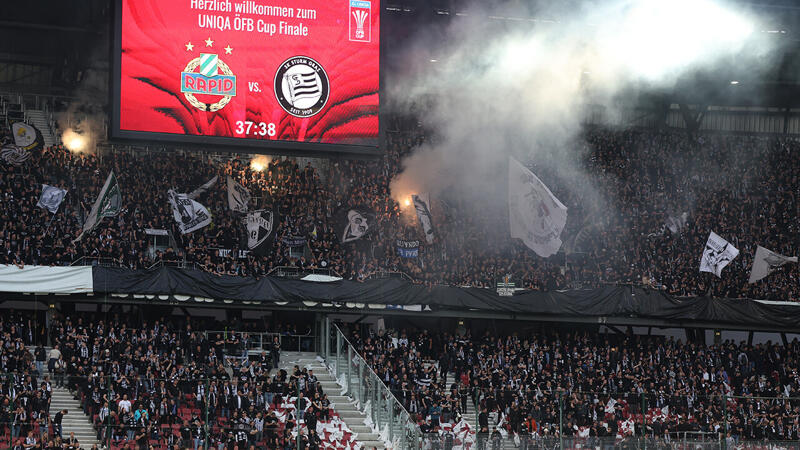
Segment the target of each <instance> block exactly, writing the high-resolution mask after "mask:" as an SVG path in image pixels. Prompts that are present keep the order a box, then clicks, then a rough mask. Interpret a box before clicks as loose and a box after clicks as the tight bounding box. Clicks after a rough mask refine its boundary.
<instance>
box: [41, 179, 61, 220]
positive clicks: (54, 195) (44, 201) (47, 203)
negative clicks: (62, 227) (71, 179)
mask: <svg viewBox="0 0 800 450" xmlns="http://www.w3.org/2000/svg"><path fill="white" fill-rule="evenodd" d="M66 195H67V191H66V189H60V188H57V187H55V186H50V185H47V184H43V185H42V196H41V197H39V201H38V202H37V203H36V206H38V207H39V208H44V209H46V210H48V211H50V212H51V213H53V214H55V213H56V211H58V207H59V206H61V202H62V201H64V197H65V196H66Z"/></svg>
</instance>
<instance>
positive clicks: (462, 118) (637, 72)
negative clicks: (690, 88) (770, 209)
mask: <svg viewBox="0 0 800 450" xmlns="http://www.w3.org/2000/svg"><path fill="white" fill-rule="evenodd" d="M553 3H561V4H562V5H563V3H567V2H563V3H562V2H553ZM514 4H517V5H518V4H519V2H514ZM569 7H570V8H573V9H572V10H570V11H564V10H552V11H539V12H537V14H536V15H537V16H539V17H547V18H556V19H557V21H556V20H551V21H534V20H528V19H525V20H497V18H496V17H495V18H492V16H493V15H495V16H500V15H503V16H506V17H512V16H515V15H518V16H522V17H525V15H524V13H523V14H520V13H519V12H518V11H512V10H510V9H509V8H506V7H505V6H496V7H495V6H493V7H492V11H486V10H483V9H481V8H480V7H472V8H467V9H466V10H465V11H464V14H461V15H459V17H456V18H454V19H452V22H451V24H450V26H449V28H448V29H447V31H446V33H445V36H444V38H441V37H439V36H437V37H435V38H434V37H431V36H429V35H424V34H423V35H421V36H419V40H418V41H417V44H416V45H415V46H413V47H412V49H411V50H410V51H409V52H408V54H409V55H411V56H413V57H417V58H420V59H422V58H425V61H426V67H425V68H424V69H423V70H422V71H421V73H419V74H418V75H417V76H413V77H409V78H407V79H405V80H395V81H393V83H391V84H392V86H393V90H392V91H391V92H390V95H389V97H390V103H391V107H392V108H393V109H397V110H403V109H404V108H411V107H412V106H413V108H414V109H415V110H417V111H422V113H421V117H420V121H421V123H422V124H423V126H424V127H425V128H427V129H429V130H432V131H433V135H434V137H433V139H432V140H429V141H427V142H426V143H425V144H423V145H422V146H421V147H420V148H418V149H417V150H416V151H415V152H414V153H413V154H412V155H411V156H410V157H408V158H407V159H406V160H405V161H404V162H403V166H404V170H403V171H402V172H401V173H400V174H399V175H398V176H397V177H396V178H395V179H394V180H393V181H392V184H391V192H392V196H393V198H394V199H395V200H397V201H398V202H399V203H400V204H402V203H403V200H404V199H405V198H407V197H408V195H409V194H411V193H417V192H428V193H431V194H432V195H433V196H434V197H436V196H439V195H444V196H450V197H452V196H459V195H460V196H462V197H463V198H469V204H470V205H473V206H474V208H475V211H474V212H475V214H476V215H478V214H483V215H485V214H486V209H485V208H487V207H491V206H498V207H502V206H504V205H505V204H506V201H507V200H506V189H507V176H506V175H505V173H506V171H507V160H508V156H514V157H516V158H518V159H519V160H521V161H524V162H530V163H532V164H533V165H534V169H533V170H534V172H537V174H538V175H539V176H540V177H541V178H542V179H543V181H544V182H545V183H546V184H548V185H549V186H550V188H551V189H552V190H553V191H554V192H555V193H556V195H561V196H562V198H561V199H562V200H564V201H565V203H567V206H568V207H572V206H573V205H570V204H569V203H568V200H569V198H568V197H570V196H571V197H577V198H581V199H582V201H583V203H584V204H585V205H588V207H593V208H595V209H597V210H603V209H605V208H608V206H607V202H606V200H607V199H605V198H602V197H601V196H599V195H597V194H596V189H594V188H593V185H594V182H593V180H592V179H591V177H590V176H589V175H588V174H587V173H586V172H585V171H584V170H583V169H582V168H581V165H580V164H579V162H578V161H579V159H580V157H581V155H582V154H583V152H584V151H585V149H586V145H585V144H584V143H583V142H582V141H581V139H580V135H581V122H582V119H583V117H584V114H585V113H586V110H585V105H586V104H588V103H591V104H593V105H602V106H605V107H606V109H607V110H613V109H615V105H616V102H615V97H616V96H617V95H618V94H620V93H621V92H622V91H623V90H625V89H628V88H630V87H632V86H637V87H640V86H642V85H646V86H648V87H669V86H673V85H674V84H675V82H676V80H677V79H678V77H680V76H681V75H682V74H685V73H687V72H688V71H691V70H696V69H699V68H703V67H709V66H710V65H712V64H714V63H715V62H716V61H717V60H718V59H719V58H722V57H726V56H729V55H732V54H736V53H737V52H738V51H739V50H740V49H741V48H742V46H743V45H744V43H745V42H746V41H747V39H748V37H750V36H751V35H752V31H753V29H754V28H753V27H754V24H753V22H752V21H751V19H750V18H749V17H747V16H746V15H744V14H743V13H740V12H737V11H735V10H733V9H730V8H727V7H725V6H722V5H721V4H719V3H715V2H713V1H711V0H671V1H660V0H638V1H617V2H605V3H603V4H591V5H589V4H587V5H586V6H585V7H584V8H575V6H574V4H570V5H569ZM498 10H500V11H503V12H502V13H498V12H497V11H498ZM420 55H422V56H420ZM429 58H430V59H431V60H434V59H435V62H430V63H427V61H428V60H429ZM563 197H567V198H563ZM607 212H608V211H607ZM494 214H499V215H501V216H502V213H501V212H500V211H499V210H498V211H495V212H494Z"/></svg>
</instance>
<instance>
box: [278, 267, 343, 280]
mask: <svg viewBox="0 0 800 450" xmlns="http://www.w3.org/2000/svg"><path fill="white" fill-rule="evenodd" d="M267 275H268V276H275V277H281V278H292V279H299V278H303V277H304V276H306V275H328V276H332V277H341V276H340V275H339V274H338V273H336V271H335V270H333V269H328V268H324V269H320V268H309V269H303V268H300V267H294V266H278V267H275V268H273V269H272V270H270V271H269V273H267Z"/></svg>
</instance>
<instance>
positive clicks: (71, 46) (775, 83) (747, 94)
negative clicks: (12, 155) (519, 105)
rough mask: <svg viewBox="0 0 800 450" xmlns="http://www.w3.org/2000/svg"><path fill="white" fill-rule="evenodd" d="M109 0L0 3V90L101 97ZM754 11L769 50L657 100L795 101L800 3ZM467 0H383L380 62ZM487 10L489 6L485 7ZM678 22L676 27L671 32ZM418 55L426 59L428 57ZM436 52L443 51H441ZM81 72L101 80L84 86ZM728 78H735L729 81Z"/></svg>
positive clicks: (530, 17) (541, 12)
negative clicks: (771, 49) (770, 46)
mask: <svg viewBox="0 0 800 450" xmlns="http://www.w3.org/2000/svg"><path fill="white" fill-rule="evenodd" d="M113 3H114V2H109V1H108V0H65V1H60V2H51V1H47V0H33V1H30V2H26V3H24V4H21V3H19V2H2V3H0V17H2V20H0V25H2V26H0V91H6V92H8V91H13V92H20V91H22V92H28V93H31V94H48V95H73V96H74V95H75V93H76V91H79V92H80V94H81V96H86V95H87V94H88V95H93V96H94V97H95V98H97V99H98V100H99V101H103V102H104V101H106V99H107V94H106V93H105V92H92V91H94V90H100V91H102V90H103V89H106V88H107V84H106V82H105V80H106V79H107V77H108V73H109V61H108V59H109V54H110V51H109V45H110V36H111V27H112V24H111V22H112V20H111V14H112V4H113ZM582 3H584V2H582V1H579V0H571V1H570V2H564V1H558V2H554V1H552V0H547V1H536V0H517V1H510V2H493V3H489V4H488V5H489V6H486V5H483V7H484V8H486V10H487V11H494V10H496V12H491V13H487V19H489V20H499V21H503V20H505V21H508V22H509V24H511V26H526V27H539V26H558V25H559V20H560V18H559V17H557V16H552V15H549V14H548V13H546V12H545V11H548V10H549V8H550V6H552V5H553V4H557V5H559V6H560V7H561V8H562V10H563V9H566V10H569V9H568V8H563V6H564V5H565V4H568V5H573V4H574V6H575V7H577V5H580V4H582ZM730 3H732V4H733V5H735V6H738V7H740V8H743V9H746V10H748V11H751V12H753V13H754V14H756V15H757V16H758V17H759V24H758V30H757V31H759V32H761V33H764V34H765V35H767V36H768V38H769V39H772V40H774V41H775V42H776V43H777V45H775V47H776V49H777V50H775V54H774V55H772V56H771V57H770V58H768V59H767V58H764V57H763V55H760V56H758V57H756V58H754V59H752V60H748V61H744V60H737V61H734V62H733V64H732V65H731V66H732V67H733V68H731V69H726V70H725V71H719V70H713V71H708V72H705V73H695V74H692V75H690V76H687V77H685V79H684V80H682V81H681V82H680V83H679V84H678V85H677V86H675V88H674V89H671V90H669V91H667V92H663V91H661V92H653V93H651V94H652V95H655V96H656V97H657V98H658V99H660V100H661V102H662V103H664V102H665V103H667V104H669V103H691V104H698V105H739V106H774V107H783V108H791V107H800V5H798V4H797V2H795V1H793V0H748V1H732V2H730ZM471 4H473V2H469V1H466V0H384V1H383V6H384V9H385V11H386V20H385V23H384V25H383V32H384V36H385V37H386V39H385V41H386V43H387V48H386V52H385V54H384V60H385V67H386V69H387V71H389V72H391V71H392V68H393V67H404V66H407V65H408V63H409V61H408V53H407V52H406V51H405V50H407V49H406V48H405V46H408V45H409V42H411V41H413V40H412V39H408V38H409V37H410V36H413V34H414V33H416V32H417V31H418V30H422V29H424V30H425V32H426V33H432V34H434V35H435V33H436V32H437V30H439V32H440V33H442V36H444V34H443V33H444V30H445V29H446V27H447V25H448V23H449V22H450V21H453V20H458V17H459V16H460V15H463V14H465V13H464V11H466V8H467V6H468V5H471ZM492 8H494V9H492ZM678 29H679V27H676V33H678V32H679V31H677V30H678ZM423 56H424V57H421V58H420V59H421V61H422V62H423V63H428V61H429V58H428V55H423ZM441 56H442V57H443V56H444V55H441ZM87 73H93V74H95V75H96V76H95V77H94V78H96V79H102V80H103V81H104V82H103V83H98V85H96V86H86V84H87V83H86V78H87V75H86V74H87ZM731 81H737V83H736V84H731Z"/></svg>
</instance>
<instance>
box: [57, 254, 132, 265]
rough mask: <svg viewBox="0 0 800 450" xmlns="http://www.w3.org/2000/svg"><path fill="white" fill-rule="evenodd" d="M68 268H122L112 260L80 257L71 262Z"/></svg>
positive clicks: (97, 257)
mask: <svg viewBox="0 0 800 450" xmlns="http://www.w3.org/2000/svg"><path fill="white" fill-rule="evenodd" d="M70 266H103V267H122V264H120V263H119V261H117V260H116V259H114V258H107V257H99V256H81V257H80V258H78V259H77V260H75V261H73V262H72V263H71V264H70Z"/></svg>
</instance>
